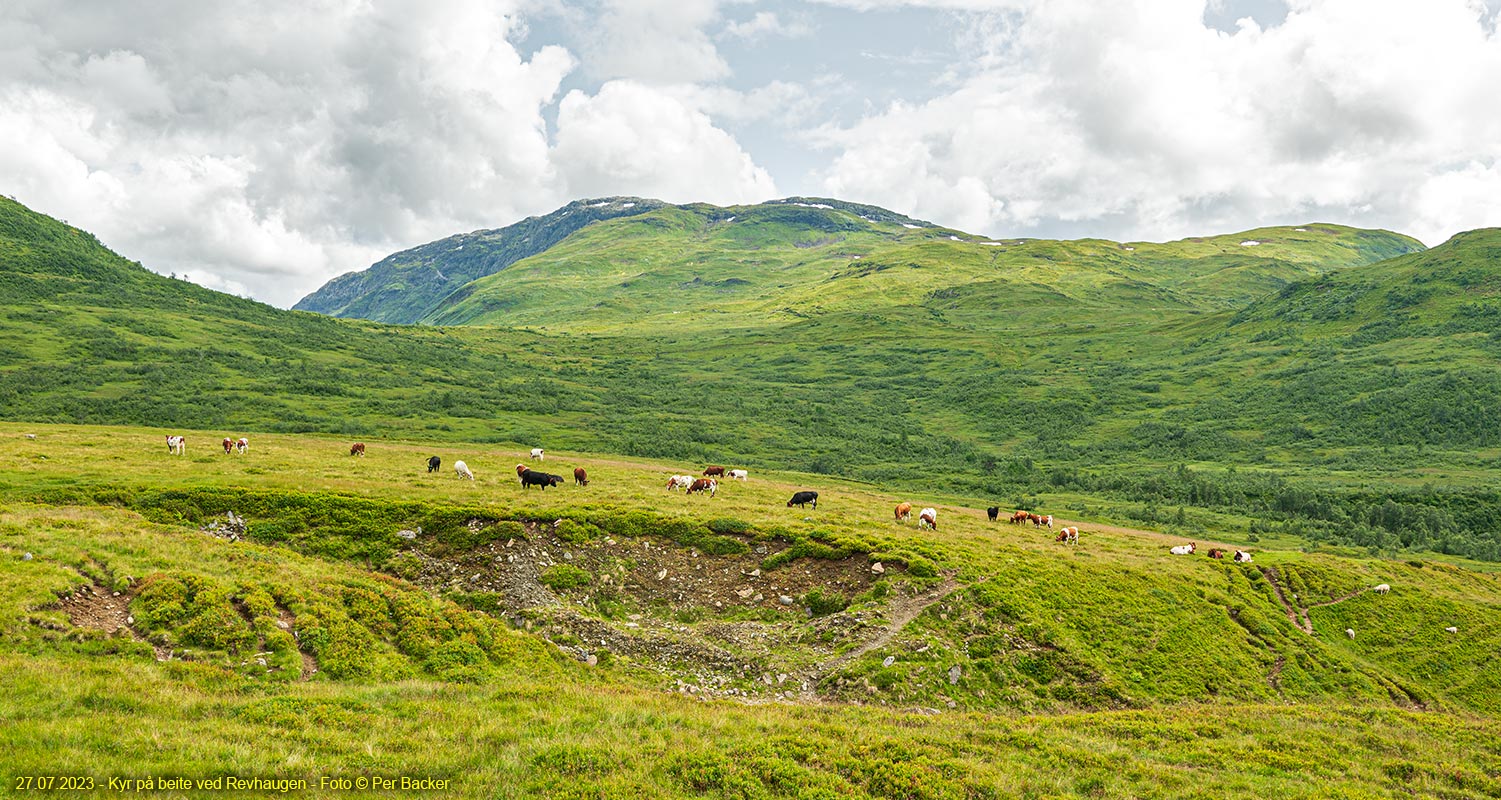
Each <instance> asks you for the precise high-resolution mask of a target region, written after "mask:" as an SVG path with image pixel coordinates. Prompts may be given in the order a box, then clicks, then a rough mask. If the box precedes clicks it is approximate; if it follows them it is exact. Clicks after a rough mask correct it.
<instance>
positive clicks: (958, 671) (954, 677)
mask: <svg viewBox="0 0 1501 800" xmlns="http://www.w3.org/2000/svg"><path fill="white" fill-rule="evenodd" d="M963 674H964V670H963V669H962V668H961V667H960V666H959V665H958V664H955V665H954V666H952V667H949V683H950V684H955V683H958V682H959V676H960V675H963Z"/></svg>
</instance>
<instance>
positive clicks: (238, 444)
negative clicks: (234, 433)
mask: <svg viewBox="0 0 1501 800" xmlns="http://www.w3.org/2000/svg"><path fill="white" fill-rule="evenodd" d="M235 452H236V453H241V454H244V453H248V452H250V440H249V439H246V438H245V437H243V436H241V437H240V438H238V439H236V440H235Z"/></svg>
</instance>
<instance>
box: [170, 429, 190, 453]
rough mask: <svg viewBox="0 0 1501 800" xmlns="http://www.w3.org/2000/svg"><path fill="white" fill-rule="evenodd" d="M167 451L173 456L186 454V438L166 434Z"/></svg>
mask: <svg viewBox="0 0 1501 800" xmlns="http://www.w3.org/2000/svg"><path fill="white" fill-rule="evenodd" d="M167 452H168V453H171V454H172V455H174V456H181V455H187V452H188V440H187V439H185V438H183V437H182V436H178V435H175V434H167Z"/></svg>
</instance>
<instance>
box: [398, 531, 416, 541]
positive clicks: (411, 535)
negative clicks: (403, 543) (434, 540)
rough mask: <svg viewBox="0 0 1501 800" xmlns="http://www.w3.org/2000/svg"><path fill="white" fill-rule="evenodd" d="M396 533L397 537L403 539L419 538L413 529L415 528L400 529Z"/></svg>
mask: <svg viewBox="0 0 1501 800" xmlns="http://www.w3.org/2000/svg"><path fill="white" fill-rule="evenodd" d="M396 535H397V537H399V538H402V539H415V538H417V532H416V531H413V530H405V529H403V530H399V531H397V532H396Z"/></svg>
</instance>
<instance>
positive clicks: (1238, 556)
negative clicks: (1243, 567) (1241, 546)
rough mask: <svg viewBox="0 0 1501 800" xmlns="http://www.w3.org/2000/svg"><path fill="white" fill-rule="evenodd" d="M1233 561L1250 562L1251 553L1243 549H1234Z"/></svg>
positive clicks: (1239, 562) (1238, 562)
mask: <svg viewBox="0 0 1501 800" xmlns="http://www.w3.org/2000/svg"><path fill="white" fill-rule="evenodd" d="M1235 563H1237V564H1249V563H1251V554H1250V553H1247V552H1246V551H1244V550H1236V551H1235Z"/></svg>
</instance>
